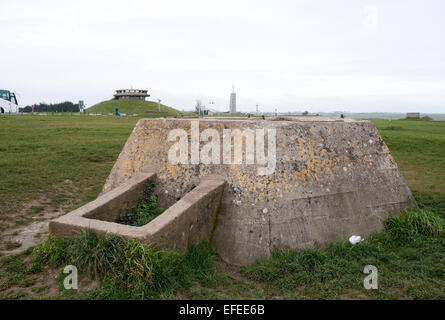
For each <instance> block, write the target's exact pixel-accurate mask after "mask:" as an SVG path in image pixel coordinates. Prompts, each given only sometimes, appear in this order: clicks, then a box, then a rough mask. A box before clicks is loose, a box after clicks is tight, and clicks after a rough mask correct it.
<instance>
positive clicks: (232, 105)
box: [230, 85, 236, 114]
mask: <svg viewBox="0 0 445 320" xmlns="http://www.w3.org/2000/svg"><path fill="white" fill-rule="evenodd" d="M230 113H231V114H234V113H236V93H235V87H234V86H233V85H232V93H231V94H230Z"/></svg>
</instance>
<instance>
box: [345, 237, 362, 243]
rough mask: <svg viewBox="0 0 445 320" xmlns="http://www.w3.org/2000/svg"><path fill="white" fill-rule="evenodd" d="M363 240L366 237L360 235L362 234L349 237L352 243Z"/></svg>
mask: <svg viewBox="0 0 445 320" xmlns="http://www.w3.org/2000/svg"><path fill="white" fill-rule="evenodd" d="M363 240H365V239H363V238H362V237H360V236H351V237H350V238H349V242H350V243H351V244H357V243H359V242H362V241H363Z"/></svg>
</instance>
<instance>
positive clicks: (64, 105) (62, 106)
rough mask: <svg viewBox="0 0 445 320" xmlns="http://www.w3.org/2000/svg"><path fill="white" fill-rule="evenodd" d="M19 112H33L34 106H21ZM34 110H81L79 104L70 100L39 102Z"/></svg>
mask: <svg viewBox="0 0 445 320" xmlns="http://www.w3.org/2000/svg"><path fill="white" fill-rule="evenodd" d="M19 112H32V107H31V106H26V107H24V108H19ZM34 112H79V104H78V103H77V104H74V103H72V102H70V101H65V102H61V103H54V104H47V103H39V104H35V105H34Z"/></svg>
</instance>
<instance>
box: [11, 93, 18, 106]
mask: <svg viewBox="0 0 445 320" xmlns="http://www.w3.org/2000/svg"><path fill="white" fill-rule="evenodd" d="M10 101H11V102H12V103H13V104H18V103H17V99H16V98H15V94H14V93H11V100H10Z"/></svg>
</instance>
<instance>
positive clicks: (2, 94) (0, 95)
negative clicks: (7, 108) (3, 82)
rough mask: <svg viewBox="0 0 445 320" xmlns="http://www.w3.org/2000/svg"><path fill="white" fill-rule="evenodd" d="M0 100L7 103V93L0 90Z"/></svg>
mask: <svg viewBox="0 0 445 320" xmlns="http://www.w3.org/2000/svg"><path fill="white" fill-rule="evenodd" d="M0 98H1V99H4V100H8V101H9V91H6V90H0Z"/></svg>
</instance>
